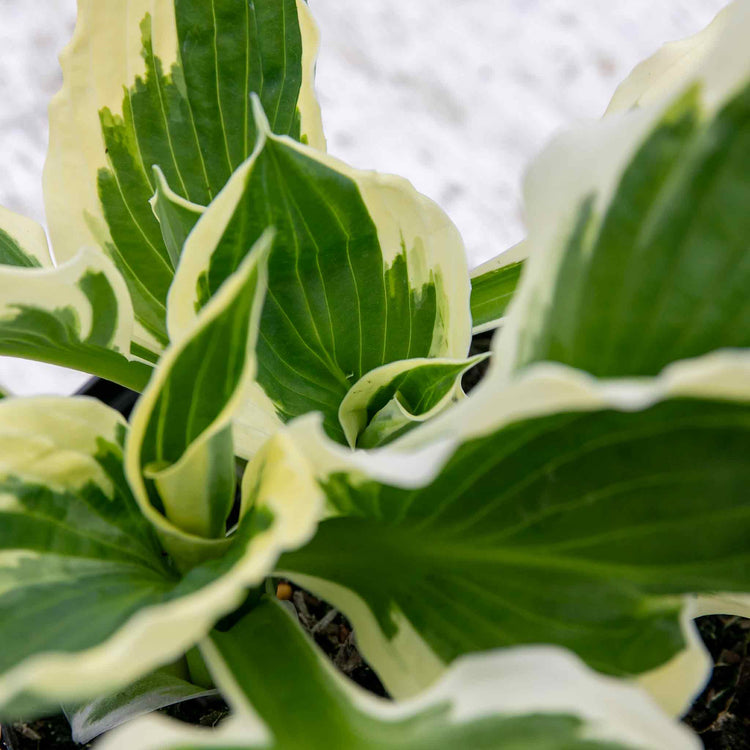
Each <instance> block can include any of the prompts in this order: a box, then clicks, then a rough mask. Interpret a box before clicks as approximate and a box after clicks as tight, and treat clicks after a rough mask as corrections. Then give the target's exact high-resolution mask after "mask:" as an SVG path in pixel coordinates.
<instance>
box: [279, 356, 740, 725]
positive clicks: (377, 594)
mask: <svg viewBox="0 0 750 750" xmlns="http://www.w3.org/2000/svg"><path fill="white" fill-rule="evenodd" d="M421 431H424V433H425V434H423V435H420V434H418V433H420V432H421ZM295 433H296V434H297V443H298V445H299V446H300V447H301V448H302V449H303V450H305V451H306V452H307V454H308V455H309V456H310V458H311V460H312V461H313V462H314V464H315V466H316V467H317V469H318V471H319V473H320V482H321V485H322V486H323V487H324V489H325V491H326V494H327V497H328V504H329V513H330V515H331V518H330V519H328V520H325V521H324V522H323V523H322V524H321V526H320V528H319V531H318V533H317V535H316V536H315V538H314V539H313V541H312V542H311V543H310V544H309V545H308V546H307V547H305V548H303V549H301V550H299V551H296V552H291V553H289V554H287V555H285V556H284V557H283V558H282V559H281V561H280V563H279V574H280V575H284V576H288V577H291V578H292V579H294V580H295V581H296V582H298V583H299V584H300V585H301V586H304V587H305V588H308V589H310V590H312V591H313V592H315V593H316V594H317V595H319V596H321V597H323V598H324V599H326V600H327V601H330V602H331V603H333V604H334V605H335V606H336V607H338V608H340V609H342V610H343V611H344V612H345V613H346V614H347V615H348V616H349V617H350V618H351V619H352V621H353V623H354V626H355V629H356V632H357V637H358V643H359V645H360V647H361V648H362V650H363V653H364V655H365V657H366V658H367V659H368V660H369V662H370V663H371V664H372V666H373V667H374V668H375V669H376V670H377V671H378V673H379V674H380V676H381V678H382V679H383V680H384V681H385V684H386V686H387V687H388V689H389V690H390V691H391V692H392V693H393V694H395V695H396V696H403V695H409V694H411V693H413V692H414V691H415V690H418V689H420V688H422V687H424V685H426V684H428V683H429V682H430V681H431V680H432V679H434V678H435V677H436V676H437V675H438V674H440V673H441V672H442V671H443V669H444V668H445V665H446V664H448V663H450V662H451V661H452V660H453V659H455V658H456V657H458V656H460V655H461V654H465V653H469V652H473V651H480V650H484V649H488V648H494V647H498V646H510V645H518V644H526V643H553V644H558V645H561V646H564V647H566V648H570V649H572V650H574V651H575V652H576V653H578V654H579V655H580V656H581V657H582V658H583V659H584V660H585V661H587V662H588V663H589V664H590V665H591V666H592V667H594V668H596V669H598V670H600V671H603V672H607V673H610V674H617V675H630V676H644V677H645V678H646V679H647V681H648V684H649V686H650V687H651V689H652V690H653V692H654V693H655V694H656V695H657V697H658V698H659V699H660V700H661V701H662V702H663V703H664V704H665V705H666V706H667V707H668V708H669V709H670V710H673V711H675V712H677V711H680V710H682V709H684V708H685V707H686V705H688V704H689V701H690V700H691V699H692V697H693V696H694V695H695V693H696V691H697V690H699V689H700V687H701V685H702V683H703V680H704V679H705V675H706V670H707V669H708V665H707V662H706V657H705V654H704V653H703V652H702V651H701V650H700V649H699V648H696V646H695V645H694V643H695V640H696V639H695V638H694V636H693V631H692V625H691V624H689V622H688V621H687V620H686V619H685V617H686V616H687V614H689V612H690V610H689V597H690V596H691V595H694V594H701V595H706V594H711V593H713V592H734V593H735V594H746V593H747V592H748V591H750V556H749V555H748V548H747V537H748V534H750V505H749V504H748V502H747V499H748V498H747V492H746V489H747V486H748V482H750V467H749V466H748V463H747V455H748V452H749V451H750V360H748V357H747V356H746V355H740V354H734V355H733V354H724V355H714V356H711V357H707V358H705V359H701V360H695V361H692V362H690V363H684V364H683V365H682V366H680V367H675V368H674V369H673V370H671V371H667V372H666V373H665V374H664V375H662V376H661V377H660V378H657V379H655V380H654V381H652V382H648V381H646V382H640V381H637V380H634V381H614V382H608V381H596V380H593V379H592V378H590V376H587V375H585V374H583V373H580V372H577V371H573V370H569V369H567V368H564V367H561V366H559V365H538V366H537V367H535V368H532V369H530V370H529V371H528V373H527V374H525V375H524V376H523V377H520V378H517V379H516V380H514V381H512V382H510V383H507V382H506V381H505V380H504V379H503V378H498V377H494V378H493V377H491V378H490V379H489V380H488V381H487V382H486V383H485V384H483V385H481V386H480V388H479V390H478V391H477V392H476V394H472V397H471V398H469V399H466V400H465V401H463V402H462V403H461V404H460V405H458V406H456V407H454V408H453V409H451V410H450V411H448V412H445V413H444V414H443V415H441V416H438V417H437V418H436V419H435V420H434V421H433V422H431V423H428V424H427V425H426V426H425V427H424V428H420V430H416V431H413V432H411V433H410V434H409V435H407V436H406V438H404V439H402V440H401V441H397V442H396V443H394V444H392V446H389V447H388V448H386V449H384V451H382V453H383V454H384V455H383V456H379V455H378V453H379V452H377V451H376V452H375V453H373V454H371V455H370V456H366V457H362V456H356V455H352V456H346V455H345V454H344V453H343V452H342V451H341V450H340V449H339V448H337V447H336V446H334V445H333V444H332V443H330V442H329V443H326V442H325V440H324V437H323V435H322V434H321V433H320V432H319V429H318V430H316V422H315V420H314V419H312V418H308V419H307V420H305V421H300V422H298V423H297V424H296V425H294V426H293V427H292V434H295ZM445 441H447V442H448V444H449V446H450V445H452V446H454V448H453V449H452V450H450V451H447V452H446V451H445ZM425 446H426V447H425ZM420 447H421V448H422V449H423V450H424V451H427V452H426V453H424V454H423V455H422V457H421V458H418V457H417V456H415V455H414V454H412V457H411V460H410V461H407V460H404V461H403V463H402V466H401V468H400V470H398V471H400V472H401V473H402V474H403V479H401V480H399V478H398V477H397V476H396V474H397V473H398V472H397V470H396V468H395V467H394V466H393V461H390V462H388V456H389V455H390V456H391V457H392V456H394V455H397V454H398V452H400V453H401V454H402V455H403V456H407V455H409V454H408V453H407V450H412V451H414V450H416V449H417V448H420ZM436 451H437V452H439V451H443V452H442V453H440V455H439V456H438V458H437V459H434V457H433V461H434V465H433V466H432V468H431V470H430V471H431V472H432V473H433V474H436V476H435V478H434V479H433V480H432V481H427V482H424V481H423V482H422V483H421V484H419V485H416V486H415V484H414V482H413V479H412V476H413V475H414V474H415V473H417V471H418V469H417V468H416V466H417V465H416V464H415V460H421V461H422V463H429V462H430V460H431V457H430V452H432V453H433V454H434V453H435V452H436ZM389 452H390V453H389ZM386 463H391V469H390V471H391V474H392V479H391V481H390V482H389V483H388V484H386V483H383V481H376V480H373V479H372V478H371V477H372V475H373V474H374V473H375V470H377V471H382V469H378V465H380V466H382V465H384V464H386ZM370 467H372V469H370ZM397 483H399V484H402V485H404V487H399V486H397ZM686 613H687V614H686ZM665 665H666V666H665Z"/></svg>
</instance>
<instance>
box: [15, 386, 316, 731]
mask: <svg viewBox="0 0 750 750" xmlns="http://www.w3.org/2000/svg"><path fill="white" fill-rule="evenodd" d="M126 430H127V425H126V424H125V422H124V421H123V420H122V419H121V417H120V416H119V415H118V414H117V413H116V412H114V411H113V410H111V409H109V408H107V407H106V406H104V405H102V404H100V403H98V402H95V401H93V400H89V399H27V400H22V399H10V400H4V401H2V402H0V449H1V450H0V484H2V493H1V494H0V717H2V718H3V720H5V719H7V718H10V717H13V718H17V717H18V716H23V717H26V718H30V717H33V716H37V715H40V714H43V713H46V712H48V711H50V710H51V709H52V708H53V707H54V706H55V705H56V704H59V703H63V704H65V705H71V704H75V703H82V702H85V701H89V700H92V699H94V698H101V697H102V696H106V695H109V694H111V693H113V692H115V691H118V690H121V689H123V688H125V687H126V686H127V685H131V684H132V683H134V682H135V681H137V680H138V679H140V678H142V677H144V676H145V675H147V674H149V673H150V672H152V671H153V670H154V669H155V668H157V667H160V666H163V665H165V664H170V663H172V662H174V661H175V660H177V659H178V658H180V657H182V656H183V655H184V654H185V652H187V651H188V650H189V649H190V648H191V647H192V646H193V645H194V644H195V643H196V642H197V641H198V640H199V639H200V638H202V637H203V636H204V635H205V634H206V633H207V632H208V631H209V630H210V629H211V627H212V626H213V625H214V623H215V622H216V621H217V620H219V619H220V618H221V617H223V616H224V615H226V614H228V613H229V612H231V611H233V610H234V609H236V608H237V607H238V606H239V605H240V604H241V603H242V601H243V600H244V599H245V598H246V596H247V589H248V587H254V586H258V585H259V584H260V583H261V582H262V581H263V579H264V577H265V576H266V575H268V573H269V571H270V570H271V568H272V566H273V565H274V563H275V561H276V559H277V558H278V555H279V554H280V553H281V552H282V551H284V550H286V549H290V548H295V547H297V546H299V545H300V544H303V543H304V542H305V541H306V540H307V539H309V537H310V535H311V534H312V533H313V531H314V528H315V524H316V522H317V519H318V517H319V515H320V513H321V498H320V495H319V493H318V490H317V489H316V488H315V487H314V486H312V485H311V471H310V467H309V465H308V464H307V462H306V461H305V459H304V458H303V457H302V456H301V455H300V454H299V453H298V452H297V451H296V450H295V449H294V446H290V445H287V444H286V442H285V438H284V436H281V435H279V436H276V437H275V438H274V439H273V440H272V441H270V442H269V444H268V445H266V447H265V449H264V451H263V452H261V453H260V454H259V456H258V457H257V459H256V460H255V462H254V463H252V464H251V465H250V466H249V467H248V470H247V472H246V476H245V479H244V480H243V493H244V498H243V499H244V502H245V510H244V512H243V516H242V519H241V521H240V523H239V525H238V527H237V529H236V530H235V531H234V533H233V534H232V535H231V537H230V538H229V539H228V540H227V544H226V546H225V547H224V549H223V553H224V554H223V555H222V556H221V558H220V559H218V560H207V561H205V562H197V563H196V565H195V567H193V569H192V570H190V571H189V572H188V573H186V574H184V575H182V574H180V573H179V572H178V570H177V569H176V567H175V566H174V565H173V564H172V561H171V560H170V559H169V557H168V556H167V553H166V552H165V551H163V550H162V548H161V547H160V545H159V543H158V540H157V535H156V534H155V533H154V528H153V526H152V524H150V523H149V522H148V520H147V519H146V518H145V517H144V516H143V515H142V514H141V513H140V511H139V507H138V504H137V503H136V501H135V500H134V498H133V496H132V494H131V491H130V488H129V486H128V484H127V482H126V481H125V477H124V472H123V465H122V443H123V439H124V438H125V433H126ZM311 499H312V502H311Z"/></svg>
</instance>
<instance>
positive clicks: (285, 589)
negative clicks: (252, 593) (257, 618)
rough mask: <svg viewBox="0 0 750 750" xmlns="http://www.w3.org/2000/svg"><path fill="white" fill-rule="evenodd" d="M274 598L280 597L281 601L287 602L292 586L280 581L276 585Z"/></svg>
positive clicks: (290, 597)
mask: <svg viewBox="0 0 750 750" xmlns="http://www.w3.org/2000/svg"><path fill="white" fill-rule="evenodd" d="M276 598H277V599H281V601H282V602H288V601H291V599H292V587H291V586H290V585H289V584H288V583H286V582H284V581H282V582H281V583H280V584H279V585H278V586H277V587H276Z"/></svg>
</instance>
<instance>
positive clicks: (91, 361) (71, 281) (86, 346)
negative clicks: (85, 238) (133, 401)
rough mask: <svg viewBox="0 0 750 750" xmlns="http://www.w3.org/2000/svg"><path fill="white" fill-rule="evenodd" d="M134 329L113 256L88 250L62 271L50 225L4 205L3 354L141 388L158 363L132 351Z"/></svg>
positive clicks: (0, 260)
mask: <svg viewBox="0 0 750 750" xmlns="http://www.w3.org/2000/svg"><path fill="white" fill-rule="evenodd" d="M132 332H133V308H132V304H131V302H130V297H129V295H128V290H127V287H126V286H125V283H124V281H123V279H122V277H121V276H120V274H119V272H118V271H117V269H116V268H115V266H114V264H113V263H112V262H111V261H110V260H109V259H108V258H106V257H104V256H103V255H101V253H98V252H97V251H96V250H94V249H92V248H83V249H82V250H81V251H80V252H79V253H78V254H77V255H76V256H75V257H74V258H73V259H71V260H69V261H68V262H67V263H63V264H62V265H60V266H58V267H57V268H55V267H54V265H53V264H52V259H51V258H50V254H49V250H48V248H47V239H46V237H45V234H44V230H43V229H42V228H41V227H40V226H39V225H38V224H36V223H35V222H33V221H31V220H29V219H26V218H24V217H22V216H18V215H17V214H14V213H12V212H10V211H7V210H5V209H0V354H3V355H6V356H11V357H24V358H26V359H35V360H40V361H42V362H49V363H51V364H55V365H61V366H63V367H71V368H74V369H77V370H82V371H84V372H89V373H92V374H94V375H98V376H100V377H103V378H106V379H108V380H114V381H115V382H118V383H120V384H122V385H125V386H127V387H129V388H133V389H135V390H140V389H142V388H143V387H145V385H146V383H147V382H148V379H149V377H150V375H151V367H150V366H148V365H147V364H144V363H143V362H140V361H137V360H135V359H134V358H133V356H132V355H131V353H130V338H131V335H132Z"/></svg>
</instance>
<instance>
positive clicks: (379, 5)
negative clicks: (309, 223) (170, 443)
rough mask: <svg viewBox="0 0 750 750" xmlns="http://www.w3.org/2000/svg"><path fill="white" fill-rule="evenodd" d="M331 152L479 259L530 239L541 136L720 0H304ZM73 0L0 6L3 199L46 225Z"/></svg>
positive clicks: (27, 378)
mask: <svg viewBox="0 0 750 750" xmlns="http://www.w3.org/2000/svg"><path fill="white" fill-rule="evenodd" d="M309 2H310V6H311V8H312V11H313V13H314V14H315V16H316V18H317V20H318V23H319V25H320V28H321V34H322V49H321V55H320V58H319V63H318V78H317V81H318V93H319V97H320V100H321V105H322V108H323V121H324V124H325V128H326V134H327V137H328V148H329V151H330V152H331V153H333V154H334V155H336V156H338V157H340V158H342V159H344V160H345V161H348V162H350V163H351V164H352V165H354V166H357V167H361V168H367V169H377V170H379V171H384V172H395V173H398V174H401V175H403V176H405V177H407V178H409V179H410V180H411V181H412V182H413V183H414V185H415V186H416V187H417V189H419V190H420V191H421V192H423V193H425V194H426V195H428V196H430V197H431V198H432V199H434V200H436V201H437V202H438V203H439V204H440V205H441V206H442V207H443V208H444V209H445V210H446V211H447V212H448V214H449V215H450V216H451V218H452V219H453V221H454V222H455V223H456V224H457V225H458V227H459V229H460V230H461V232H462V234H463V237H464V240H465V242H466V246H467V252H468V255H469V261H470V264H471V265H472V266H474V265H478V264H479V263H481V262H483V261H484V260H487V259H488V258H490V257H492V256H494V255H496V254H497V253H499V252H501V251H502V250H505V249H507V248H508V247H510V246H512V245H513V244H515V243H516V242H518V241H519V240H520V239H521V238H522V237H523V234H524V230H523V213H522V204H521V183H522V177H523V172H524V169H525V167H526V166H527V165H528V163H529V161H530V160H531V159H532V158H533V157H534V155H535V154H537V153H538V152H539V150H540V149H541V148H542V147H543V146H544V144H545V143H546V142H547V141H548V140H549V139H550V137H551V136H552V135H553V134H554V133H555V132H556V131H558V130H559V129H561V128H563V127H566V126H569V125H570V124H571V123H573V122H575V121H576V120H580V119H585V118H592V117H599V116H600V115H601V114H602V113H603V111H604V109H605V108H606V106H607V103H608V101H609V98H610V97H611V95H612V93H613V92H614V89H615V87H616V86H617V84H618V83H619V82H620V81H621V80H622V79H623V78H624V77H625V76H626V75H627V74H628V72H629V71H630V70H631V69H632V68H633V66H634V65H635V64H637V63H638V62H639V61H640V60H641V59H643V58H644V57H646V56H648V55H650V54H651V53H652V52H654V51H655V50H656V49H657V48H658V47H659V46H661V44H662V43H664V42H666V41H668V40H672V39H679V38H681V37H684V36H687V35H688V34H692V33H694V32H696V31H698V30H699V29H701V28H702V27H703V26H705V25H706V24H708V23H709V22H710V20H711V19H712V18H713V16H714V15H715V14H716V13H717V12H718V10H720V9H721V7H723V6H724V5H725V4H726V2H725V0H661V2H654V0H607V2H601V0H575V1H572V0H410V2H404V0H369V1H368V2H366V3H365V2H358V3H356V2H353V3H342V2H341V0H309ZM74 20H75V0H34V1H33V2H27V1H26V0H0V204H1V205H4V206H6V207H8V208H10V209H12V210H14V211H18V212H20V213H24V214H26V215H28V216H31V217H33V218H34V219H36V220H37V221H40V222H42V223H43V222H44V208H43V201H42V189H41V174H42V166H43V164H44V156H45V152H46V148H47V104H48V102H49V99H50V97H51V96H52V95H53V94H54V93H55V91H57V89H58V88H59V87H60V84H61V76H60V74H59V70H58V64H57V55H58V53H59V52H60V50H61V49H62V47H63V46H64V45H65V44H66V43H67V41H68V40H69V38H70V36H71V34H72V31H73V24H74ZM85 380H86V376H85V375H81V374H80V373H73V372H70V371H65V370H62V369H60V368H54V367H50V366H45V365H41V364H37V363H27V362H22V361H20V360H10V359H7V358H0V385H2V386H4V387H6V388H8V389H10V390H11V391H12V392H14V393H18V394H26V393H70V392H72V391H74V390H75V389H76V388H77V387H78V386H79V385H81V384H82V383H83V382H84V381H85Z"/></svg>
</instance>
